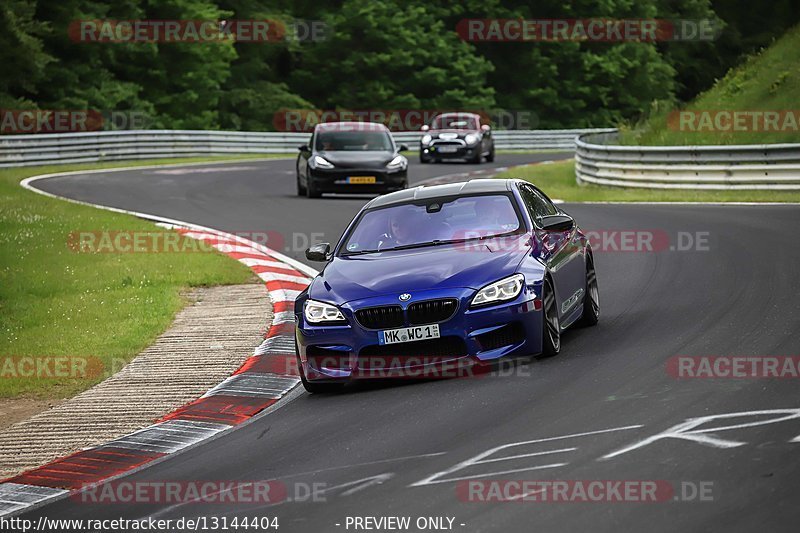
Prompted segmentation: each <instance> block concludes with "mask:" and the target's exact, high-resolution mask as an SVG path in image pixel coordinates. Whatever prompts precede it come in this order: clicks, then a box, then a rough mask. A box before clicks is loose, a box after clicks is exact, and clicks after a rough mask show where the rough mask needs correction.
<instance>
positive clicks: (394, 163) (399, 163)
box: [386, 155, 408, 170]
mask: <svg viewBox="0 0 800 533" xmlns="http://www.w3.org/2000/svg"><path fill="white" fill-rule="evenodd" d="M407 164H408V160H407V159H406V158H405V157H403V156H402V155H398V156H397V157H395V158H394V159H392V160H391V161H389V164H388V165H386V168H390V169H392V170H397V169H401V168H405V166H406V165H407Z"/></svg>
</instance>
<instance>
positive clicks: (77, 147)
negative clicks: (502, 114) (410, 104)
mask: <svg viewBox="0 0 800 533" xmlns="http://www.w3.org/2000/svg"><path fill="white" fill-rule="evenodd" d="M611 131H616V130H610V129H574V130H497V131H494V132H493V135H494V136H495V143H496V148H497V149H500V150H515V149H526V150H573V149H574V148H575V139H576V138H577V136H578V135H580V134H584V133H592V132H594V133H599V132H606V133H607V132H611ZM393 135H394V137H395V139H396V141H397V142H398V143H406V144H408V145H409V147H410V148H411V149H412V150H414V149H416V143H417V142H418V141H419V138H420V137H421V136H422V133H421V132H398V133H393ZM309 137H310V135H309V134H308V133H281V132H234V131H189V130H187V131H181V130H137V131H103V132H86V133H56V134H46V135H4V136H0V167H20V166H30V165H47V164H61V163H86V162H95V161H121V160H130V159H153V158H169V157H194V156H208V155H228V154H274V153H286V152H290V153H291V152H295V151H296V150H297V147H298V146H300V145H301V144H304V143H307V142H308V140H309Z"/></svg>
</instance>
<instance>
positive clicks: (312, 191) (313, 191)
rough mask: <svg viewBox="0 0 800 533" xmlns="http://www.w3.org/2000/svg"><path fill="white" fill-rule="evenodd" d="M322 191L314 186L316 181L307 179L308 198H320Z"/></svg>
mask: <svg viewBox="0 0 800 533" xmlns="http://www.w3.org/2000/svg"><path fill="white" fill-rule="evenodd" d="M321 196H322V193H321V192H319V190H317V188H316V187H315V186H314V182H313V181H311V180H310V179H306V198H319V197H321Z"/></svg>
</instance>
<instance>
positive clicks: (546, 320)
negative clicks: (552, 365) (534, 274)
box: [537, 278, 561, 359]
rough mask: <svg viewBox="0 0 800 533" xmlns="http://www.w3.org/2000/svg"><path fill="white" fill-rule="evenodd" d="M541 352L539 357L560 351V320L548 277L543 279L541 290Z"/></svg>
mask: <svg viewBox="0 0 800 533" xmlns="http://www.w3.org/2000/svg"><path fill="white" fill-rule="evenodd" d="M542 317H543V320H542V353H541V354H539V355H538V356H537V358H539V359H544V358H546V357H553V356H554V355H558V352H560V351H561V322H560V320H559V318H558V305H557V304H556V293H555V291H554V290H553V284H552V283H551V282H550V278H545V279H544V289H543V291H542Z"/></svg>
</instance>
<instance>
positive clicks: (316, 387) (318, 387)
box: [294, 340, 344, 394]
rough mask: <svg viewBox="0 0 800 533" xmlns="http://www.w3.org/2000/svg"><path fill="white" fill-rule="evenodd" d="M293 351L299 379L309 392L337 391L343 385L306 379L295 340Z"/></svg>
mask: <svg viewBox="0 0 800 533" xmlns="http://www.w3.org/2000/svg"><path fill="white" fill-rule="evenodd" d="M294 352H295V356H296V357H297V368H298V372H299V373H300V381H301V382H302V383H303V388H304V389H306V391H307V392H310V393H311V394H325V393H331V392H339V391H341V390H342V388H343V387H344V383H314V382H313V381H308V380H307V379H306V374H305V372H303V365H302V364H301V363H300V354H299V353H298V351H297V341H296V340H295V343H294Z"/></svg>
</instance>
